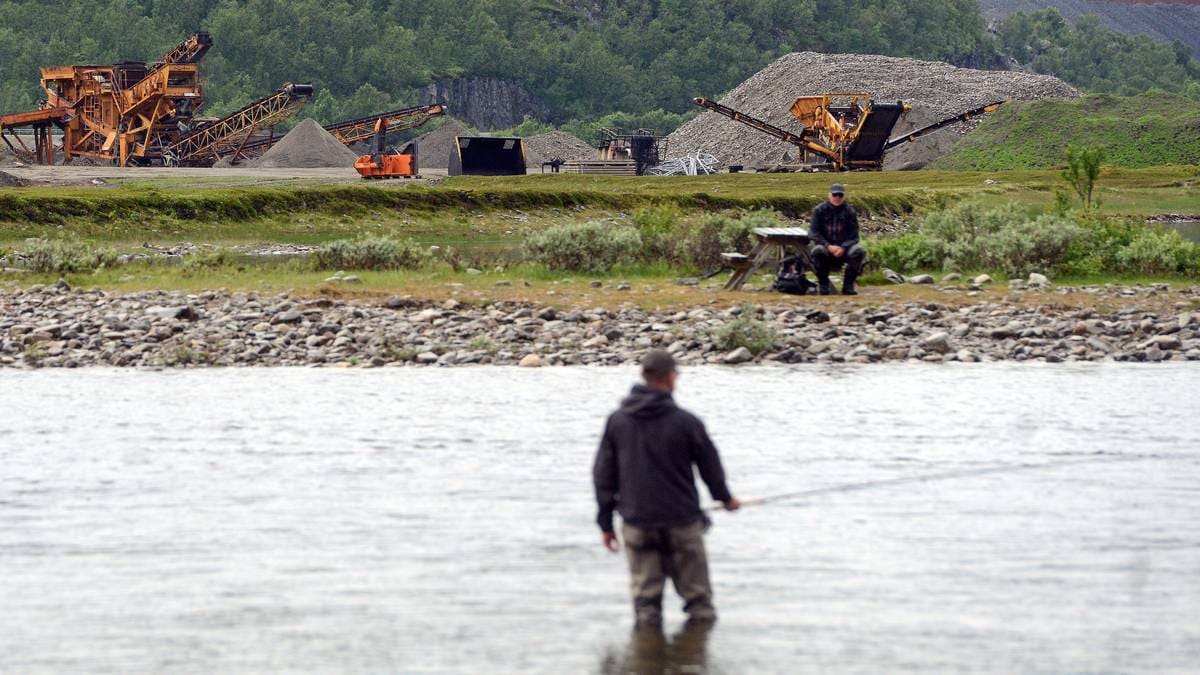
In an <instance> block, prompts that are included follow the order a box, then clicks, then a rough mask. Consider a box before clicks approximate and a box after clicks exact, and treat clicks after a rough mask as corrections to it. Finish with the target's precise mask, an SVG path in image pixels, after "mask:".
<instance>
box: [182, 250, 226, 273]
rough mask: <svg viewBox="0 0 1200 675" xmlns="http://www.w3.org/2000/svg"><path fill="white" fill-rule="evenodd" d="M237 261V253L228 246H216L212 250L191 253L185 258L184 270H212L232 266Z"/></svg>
mask: <svg viewBox="0 0 1200 675" xmlns="http://www.w3.org/2000/svg"><path fill="white" fill-rule="evenodd" d="M236 263H237V254H236V253H234V252H233V251H231V250H229V249H227V248H215V249H213V250H211V251H204V252H203V253H196V254H193V255H189V256H187V257H185V258H184V259H183V269H184V270H188V271H191V270H212V269H220V268H222V267H232V266H233V265H234V264H236Z"/></svg>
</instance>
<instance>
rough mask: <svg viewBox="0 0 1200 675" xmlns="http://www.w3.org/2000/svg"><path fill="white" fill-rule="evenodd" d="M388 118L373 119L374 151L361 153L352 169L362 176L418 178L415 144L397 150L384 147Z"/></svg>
mask: <svg viewBox="0 0 1200 675" xmlns="http://www.w3.org/2000/svg"><path fill="white" fill-rule="evenodd" d="M388 128H389V119H388V118H386V117H380V118H379V119H378V120H376V121H375V152H373V153H371V154H369V155H363V156H362V157H359V158H358V161H356V162H354V170H355V171H358V173H359V175H361V176H362V177H363V178H376V179H378V178H420V176H419V175H418V171H419V166H418V163H417V144H416V143H412V142H410V143H407V144H405V146H404V147H403V148H401V149H399V150H397V149H395V148H392V149H391V150H385V149H384V139H385V138H386V137H387V131H388Z"/></svg>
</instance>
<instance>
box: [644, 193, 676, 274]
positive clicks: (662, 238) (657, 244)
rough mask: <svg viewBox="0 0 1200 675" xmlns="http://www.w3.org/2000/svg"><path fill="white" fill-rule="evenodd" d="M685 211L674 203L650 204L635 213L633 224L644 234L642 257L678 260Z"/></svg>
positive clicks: (669, 260)
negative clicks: (679, 232)
mask: <svg viewBox="0 0 1200 675" xmlns="http://www.w3.org/2000/svg"><path fill="white" fill-rule="evenodd" d="M682 216H683V213H682V211H680V209H679V207H678V206H676V205H674V204H665V205H663V206H650V207H646V208H642V209H638V210H637V211H634V213H633V225H634V227H636V228H637V230H638V233H639V234H641V236H642V256H641V257H642V259H643V260H646V261H655V260H666V261H668V262H678V254H677V249H678V245H677V244H678V240H677V237H676V234H677V232H678V230H679V229H680V227H681V225H680V219H681V218H682Z"/></svg>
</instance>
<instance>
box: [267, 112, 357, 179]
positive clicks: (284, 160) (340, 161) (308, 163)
mask: <svg viewBox="0 0 1200 675" xmlns="http://www.w3.org/2000/svg"><path fill="white" fill-rule="evenodd" d="M356 160H358V155H356V154H354V151H352V150H351V149H350V148H347V147H346V146H344V145H342V143H341V141H339V140H338V139H336V138H334V137H333V134H331V133H329V132H328V131H325V129H323V128H322V127H321V125H320V124H317V122H316V120H314V119H312V118H309V119H306V120H304V121H303V122H301V123H300V124H297V125H296V127H295V128H294V129H292V130H291V131H289V132H288V133H287V135H286V136H284V137H283V138H281V139H279V142H278V143H276V144H275V145H274V146H272V147H271V149H270V150H268V151H267V152H266V154H264V155H263V156H262V157H259V158H258V159H256V160H254V161H253V162H249V163H247V166H251V167H256V168H264V169H317V168H327V167H350V166H354V162H355V161H356Z"/></svg>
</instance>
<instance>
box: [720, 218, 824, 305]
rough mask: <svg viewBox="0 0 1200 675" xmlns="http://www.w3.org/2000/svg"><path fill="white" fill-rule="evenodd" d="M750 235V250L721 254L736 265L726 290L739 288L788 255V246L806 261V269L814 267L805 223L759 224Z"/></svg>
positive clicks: (728, 262) (729, 264)
mask: <svg viewBox="0 0 1200 675" xmlns="http://www.w3.org/2000/svg"><path fill="white" fill-rule="evenodd" d="M751 235H752V236H753V237H754V239H755V244H754V248H753V249H751V251H750V253H749V254H746V255H743V254H741V253H722V254H721V258H722V259H723V260H724V261H725V264H726V265H728V266H729V267H732V268H733V275H732V276H730V277H729V281H727V282H725V290H727V291H736V290H738V289H739V288H741V287H742V285H743V284H745V283H746V280H747V279H749V278H750V277H751V276H752V275H753V274H754V273H755V272H757V271H758V270H760V269H762V268H763V267H764V266H765V265H767V264H768V263H775V264H777V263H778V262H779V261H780V260H783V259H784V258H786V257H787V252H788V249H795V251H796V255H798V256H800V258H801V259H802V260H803V261H804V266H805V268H806V269H809V270H811V269H813V264H812V258H811V257H809V255H808V245H809V243H810V242H811V241H812V239H811V238H809V236H808V230H806V229H804V228H802V227H760V228H757V229H755V230H754V231H753V232H751Z"/></svg>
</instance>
